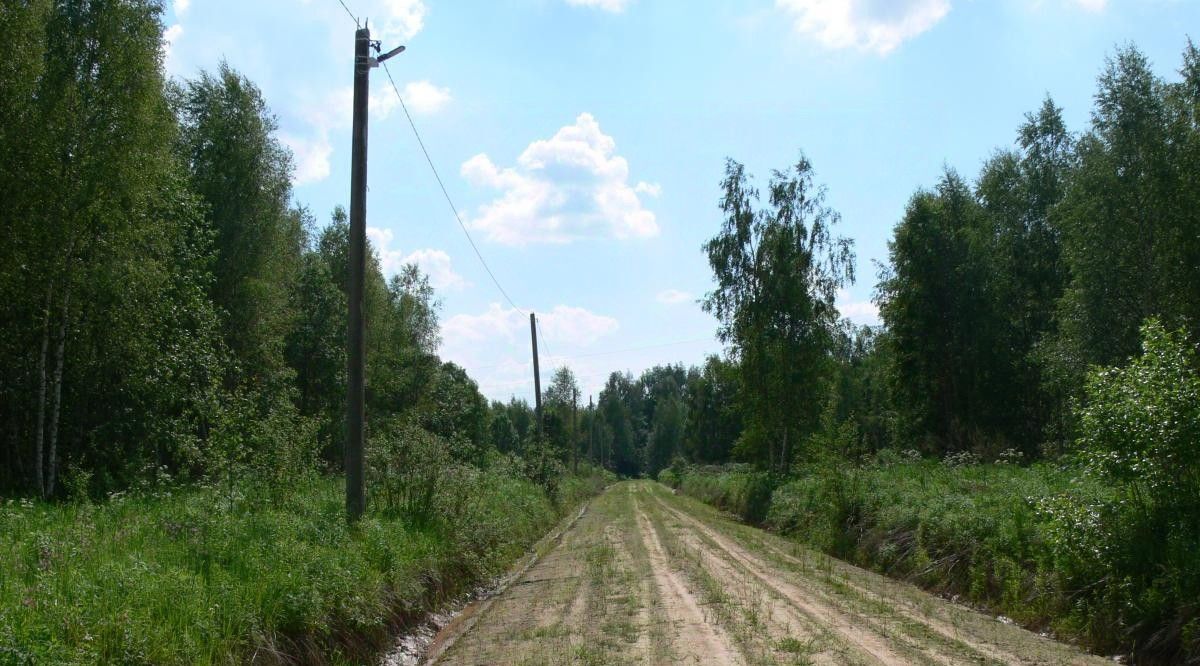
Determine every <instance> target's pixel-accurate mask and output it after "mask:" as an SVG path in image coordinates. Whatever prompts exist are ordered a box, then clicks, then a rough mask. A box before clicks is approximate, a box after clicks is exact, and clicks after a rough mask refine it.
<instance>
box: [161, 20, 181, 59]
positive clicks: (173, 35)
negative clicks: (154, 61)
mask: <svg viewBox="0 0 1200 666" xmlns="http://www.w3.org/2000/svg"><path fill="white" fill-rule="evenodd" d="M182 36H183V26H182V25H180V24H178V23H176V24H174V25H171V26H169V27H168V28H167V29H166V30H163V36H162V38H163V58H164V61H165V62H166V63H167V65H166V67H167V69H168V70H170V68H171V65H170V63H171V50H172V49H173V48H174V47H175V42H177V41H179V38H180V37H182Z"/></svg>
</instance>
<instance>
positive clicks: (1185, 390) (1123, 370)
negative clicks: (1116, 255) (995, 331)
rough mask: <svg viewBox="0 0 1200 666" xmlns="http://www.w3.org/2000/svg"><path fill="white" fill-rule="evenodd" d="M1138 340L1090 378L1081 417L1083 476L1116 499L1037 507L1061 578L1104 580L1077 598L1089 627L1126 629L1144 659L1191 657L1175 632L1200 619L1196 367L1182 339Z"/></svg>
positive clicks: (1191, 648) (1187, 642)
mask: <svg viewBox="0 0 1200 666" xmlns="http://www.w3.org/2000/svg"><path fill="white" fill-rule="evenodd" d="M1141 333H1142V347H1143V351H1142V354H1141V355H1140V356H1138V357H1135V358H1134V359H1133V360H1132V361H1131V362H1130V363H1129V365H1128V366H1126V367H1114V368H1098V369H1096V370H1094V371H1093V372H1092V373H1091V374H1090V376H1089V379H1088V382H1087V402H1086V404H1085V405H1084V406H1083V407H1082V408H1081V409H1080V411H1079V415H1078V420H1079V425H1080V432H1081V435H1080V437H1079V440H1078V442H1077V452H1078V455H1079V457H1080V459H1081V461H1082V464H1083V467H1084V469H1085V470H1086V471H1087V472H1088V473H1089V475H1090V476H1091V477H1092V478H1093V479H1095V481H1096V482H1099V483H1103V484H1105V485H1106V486H1108V487H1110V488H1111V489H1112V491H1113V496H1112V497H1110V498H1105V499H1104V500H1103V501H1088V499H1087V498H1079V497H1076V496H1071V495H1063V496H1059V497H1055V498H1052V499H1050V500H1048V501H1046V502H1045V503H1044V506H1043V507H1042V510H1043V512H1044V513H1045V515H1046V516H1047V518H1048V519H1049V520H1050V521H1051V526H1052V537H1051V539H1050V544H1051V547H1052V548H1053V551H1054V553H1055V555H1056V557H1057V561H1058V564H1059V567H1060V571H1061V572H1062V574H1063V575H1064V576H1065V577H1066V578H1067V580H1068V581H1070V582H1071V584H1073V585H1078V586H1087V585H1091V584H1092V583H1093V581H1106V582H1107V583H1108V584H1107V585H1106V589H1105V591H1104V594H1102V595H1094V596H1089V597H1086V598H1085V599H1084V603H1085V604H1086V606H1085V607H1086V609H1087V610H1088V611H1089V612H1090V614H1091V618H1089V619H1090V621H1093V622H1094V621H1096V620H1097V619H1098V618H1105V619H1108V620H1109V621H1111V622H1114V623H1117V624H1119V625H1121V626H1123V627H1126V628H1127V632H1128V634H1127V635H1125V636H1124V639H1125V640H1132V641H1133V642H1135V643H1136V644H1137V645H1139V646H1141V648H1142V649H1143V650H1144V651H1146V652H1147V653H1155V652H1157V653H1162V654H1167V655H1170V654H1174V653H1176V652H1177V651H1180V650H1182V651H1183V652H1189V653H1193V654H1194V653H1200V642H1196V638H1197V637H1196V636H1195V635H1194V634H1193V635H1190V637H1189V635H1188V634H1187V633H1186V632H1184V631H1183V628H1184V627H1187V626H1189V625H1192V626H1194V625H1195V624H1196V623H1197V622H1200V620H1197V618H1200V608H1197V607H1196V606H1195V604H1194V601H1195V599H1197V598H1200V566H1198V564H1197V559H1196V551H1197V548H1200V363H1197V354H1196V349H1195V347H1194V346H1193V345H1192V344H1191V343H1189V342H1188V340H1187V337H1186V335H1185V334H1184V333H1183V332H1182V331H1175V332H1172V331H1167V330H1165V329H1164V328H1163V326H1162V325H1161V324H1160V323H1159V322H1158V321H1156V320H1151V321H1149V322H1148V323H1147V324H1146V325H1144V326H1143V327H1142V331H1141ZM1181 644H1182V645H1181Z"/></svg>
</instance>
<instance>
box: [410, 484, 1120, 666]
mask: <svg viewBox="0 0 1200 666" xmlns="http://www.w3.org/2000/svg"><path fill="white" fill-rule="evenodd" d="M546 548H547V552H545V553H544V554H543V555H542V557H541V558H540V559H538V560H537V561H536V563H535V564H534V565H533V566H530V567H528V569H527V570H525V571H524V572H523V573H521V574H520V575H519V576H518V577H517V578H516V579H515V581H514V582H513V583H512V584H511V585H510V586H509V587H508V588H507V589H506V590H505V591H504V592H503V593H502V594H500V595H499V596H497V597H495V598H493V599H491V600H489V601H488V602H485V603H484V604H482V605H481V606H479V607H476V608H471V609H469V610H468V612H467V613H466V614H464V616H463V618H462V619H461V620H460V621H458V622H455V623H452V624H451V625H449V626H448V627H447V628H446V629H444V630H443V632H442V634H441V635H440V636H439V637H438V638H437V640H436V641H435V643H434V646H433V649H432V650H431V652H430V654H429V659H430V660H431V661H432V662H433V663H437V664H570V663H575V664H627V663H640V664H684V663H702V664H1106V663H1109V662H1107V661H1106V660H1104V659H1101V658H1099V657H1092V656H1088V655H1085V654H1083V653H1081V652H1080V651H1079V650H1077V649H1075V648H1073V647H1071V646H1067V645H1063V644H1060V643H1055V642H1053V641H1050V640H1047V639H1045V638H1041V637H1039V636H1037V635H1035V634H1032V633H1030V632H1028V631H1025V630H1023V629H1020V628H1018V627H1014V626H1011V625H1008V624H1005V623H1002V622H999V621H997V620H995V619H993V618H991V617H988V616H985V615H981V614H978V613H975V612H973V611H970V610H968V609H965V608H962V607H960V606H957V605H954V604H951V603H948V602H946V601H943V600H942V599H939V598H937V597H934V596H931V595H929V594H926V593H924V592H922V591H920V590H918V589H916V588H914V587H912V586H910V585H906V584H903V583H899V582H896V581H893V580H890V579H887V578H884V577H881V576H878V575H876V574H873V573H871V572H868V571H864V570H862V569H859V568H856V567H853V566H850V565H848V564H845V563H844V562H840V561H838V560H835V559H832V558H829V557H826V556H824V555H822V554H819V553H815V552H813V551H810V550H808V549H806V548H804V547H801V546H798V545H796V544H795V543H793V542H790V541H787V540H784V539H781V538H778V537H775V536H774V535H771V534H768V533H766V532H763V531H761V530H757V529H753V528H750V527H746V526H744V525H740V524H738V523H736V522H733V521H730V520H727V519H725V518H724V517H722V516H721V515H720V514H718V513H717V512H716V511H714V510H712V509H710V508H709V507H707V506H705V505H703V504H701V503H699V502H696V501H694V500H691V499H690V498H685V497H677V496H675V495H673V494H672V493H671V492H670V491H669V490H668V489H667V488H665V487H664V486H661V485H659V484H656V483H653V482H649V481H628V482H623V483H619V484H616V485H614V486H612V487H611V488H609V490H608V491H607V492H606V493H604V494H603V495H601V496H600V497H598V498H596V499H595V500H594V501H593V502H592V503H591V504H590V506H589V508H588V510H587V511H586V512H585V513H584V515H583V516H582V518H580V519H579V520H578V521H576V522H575V523H573V524H572V525H571V526H570V527H569V529H566V530H565V531H564V532H563V533H562V535H561V537H560V538H559V539H557V540H555V541H554V542H553V543H552V544H550V545H548V546H547V547H546Z"/></svg>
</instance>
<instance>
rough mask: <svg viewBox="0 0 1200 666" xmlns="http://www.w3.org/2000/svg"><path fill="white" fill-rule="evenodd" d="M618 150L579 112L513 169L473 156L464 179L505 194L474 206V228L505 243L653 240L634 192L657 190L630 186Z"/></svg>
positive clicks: (650, 222) (653, 230)
mask: <svg viewBox="0 0 1200 666" xmlns="http://www.w3.org/2000/svg"><path fill="white" fill-rule="evenodd" d="M615 152H616V141H614V140H613V138H612V137H611V136H608V135H606V134H604V133H603V132H602V131H601V130H600V124H599V123H597V122H596V119H595V118H593V117H592V115H591V114H590V113H582V114H580V115H579V117H578V118H576V119H575V123H574V124H573V125H567V126H566V127H563V128H562V129H560V130H558V132H556V133H555V134H554V136H553V137H551V138H550V139H541V140H537V141H534V142H533V143H531V144H529V146H528V147H527V148H526V149H525V151H524V152H522V153H521V155H520V157H518V158H517V165H516V166H515V167H509V168H500V167H497V166H496V165H495V164H494V163H493V162H492V160H491V159H490V158H489V157H488V156H487V155H486V154H483V153H480V154H478V155H476V156H474V157H472V158H471V159H469V160H467V161H466V162H464V163H463V165H462V168H461V170H460V172H461V173H462V175H463V177H464V178H466V179H467V181H468V182H470V183H471V184H472V185H475V186H478V187H488V188H491V189H496V190H500V191H501V192H502V194H501V195H500V196H499V197H498V198H496V199H494V200H493V201H492V202H490V203H487V204H484V205H482V206H480V207H479V211H478V214H477V215H475V216H474V218H473V219H472V220H471V221H470V224H471V226H472V227H474V228H475V229H479V230H481V231H483V232H484V233H486V234H487V237H488V238H489V239H490V240H492V241H495V242H498V243H504V244H506V245H525V244H527V243H537V242H542V243H569V242H571V241H573V240H577V239H580V238H586V237H597V236H608V237H613V238H618V239H626V238H646V237H650V236H655V235H657V234H658V223H657V222H656V221H655V218H654V213H652V212H650V211H648V210H646V209H645V208H643V207H642V202H641V200H640V199H639V198H638V194H639V191H640V192H641V193H645V194H650V195H652V196H653V195H654V194H657V192H658V186H657V185H652V184H649V183H639V184H638V186H637V187H636V188H635V187H630V185H629V163H628V162H627V161H626V160H625V158H624V157H621V156H620V155H616V154H615Z"/></svg>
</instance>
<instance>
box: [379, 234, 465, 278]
mask: <svg viewBox="0 0 1200 666" xmlns="http://www.w3.org/2000/svg"><path fill="white" fill-rule="evenodd" d="M367 238H368V239H370V241H371V247H372V248H374V249H375V254H376V255H378V256H379V267H380V269H382V270H383V274H384V275H386V276H391V275H395V274H396V273H398V272H400V269H401V268H402V267H404V266H405V265H406V264H416V265H417V267H418V268H420V269H421V272H422V273H424V274H425V275H428V276H429V284H431V285H433V288H434V289H436V290H438V291H460V290H462V289H466V288H467V287H469V286H471V283H470V282H468V281H467V280H466V279H465V278H464V277H463V276H461V275H459V274H458V273H457V272H455V270H454V265H453V264H452V263H451V261H450V255H449V254H446V252H445V251H443V250H437V249H433V248H424V249H420V250H414V251H412V252H408V253H405V252H403V251H401V250H399V249H397V248H394V247H392V242H393V241H394V240H395V239H396V235H395V233H393V232H392V230H391V229H383V228H380V227H367Z"/></svg>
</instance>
